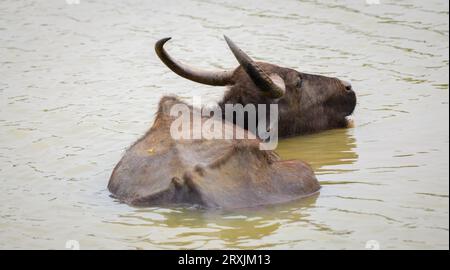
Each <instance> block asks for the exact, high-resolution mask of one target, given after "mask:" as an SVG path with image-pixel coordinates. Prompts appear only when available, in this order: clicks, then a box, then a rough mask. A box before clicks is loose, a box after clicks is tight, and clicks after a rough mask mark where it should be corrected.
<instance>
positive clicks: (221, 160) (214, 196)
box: [108, 97, 320, 208]
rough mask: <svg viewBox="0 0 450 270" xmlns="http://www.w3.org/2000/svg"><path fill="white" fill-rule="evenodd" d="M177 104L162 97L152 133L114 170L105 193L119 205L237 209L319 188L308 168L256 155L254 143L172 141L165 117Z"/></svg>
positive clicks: (265, 154) (263, 153) (268, 155)
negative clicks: (186, 205) (109, 192)
mask: <svg viewBox="0 0 450 270" xmlns="http://www.w3.org/2000/svg"><path fill="white" fill-rule="evenodd" d="M179 103H182V102H181V101H179V100H178V99H177V98H175V97H164V98H162V99H161V101H160V103H159V109H158V113H157V115H156V119H155V122H154V124H153V126H152V128H151V129H150V130H149V131H148V132H147V134H145V135H144V137H142V138H141V139H140V140H138V141H137V142H136V143H135V144H133V145H132V146H131V147H130V148H129V149H128V150H127V151H126V153H125V155H124V156H123V158H122V159H121V161H120V162H119V163H118V164H117V166H116V167H115V169H114V171H113V173H112V175H111V179H110V182H109V185H108V189H109V190H110V191H111V192H112V193H113V194H114V196H115V197H116V198H118V199H119V200H121V201H124V202H126V203H128V204H132V205H161V204H174V203H187V204H198V205H202V206H205V207H221V208H241V207H252V206H257V205H264V204H271V203H279V202H283V201H288V200H292V199H295V198H299V197H302V196H307V195H310V194H312V193H314V192H316V191H317V190H318V189H319V188H320V186H319V184H318V182H317V180H316V178H315V176H314V174H313V172H312V170H311V168H310V167H309V166H307V165H306V164H305V163H303V162H300V161H291V162H286V161H280V160H279V158H278V156H277V155H276V154H275V153H274V152H272V151H261V150H259V142H260V141H259V140H257V139H255V140H249V139H244V140H234V139H229V140H222V139H216V140H206V139H203V138H202V139H196V140H194V139H179V140H174V139H172V137H171V135H170V125H171V123H172V122H173V121H174V120H175V118H174V117H172V116H170V114H169V112H170V108H171V107H172V106H173V105H175V104H179ZM191 110H192V108H191ZM208 119H209V118H206V117H205V118H202V121H206V120H208ZM214 121H221V120H220V119H218V120H214ZM223 124H224V125H232V124H231V123H226V122H225V123H223ZM233 128H234V129H240V128H239V127H236V126H233ZM245 132H247V131H245Z"/></svg>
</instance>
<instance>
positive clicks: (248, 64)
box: [224, 36, 285, 98]
mask: <svg viewBox="0 0 450 270" xmlns="http://www.w3.org/2000/svg"><path fill="white" fill-rule="evenodd" d="M224 38H225V41H226V42H227V44H228V46H229V47H230V49H231V51H232V52H233V54H234V56H235V57H236V59H237V60H238V62H239V64H240V65H241V66H242V68H243V69H244V70H245V72H247V74H248V75H249V76H250V78H251V79H252V81H253V82H254V83H255V85H256V86H258V87H259V88H260V89H261V90H262V91H264V92H266V93H267V95H268V96H270V97H272V98H279V97H281V96H283V95H284V92H285V86H284V82H283V80H282V79H281V77H280V76H278V75H276V74H272V75H271V76H269V75H268V74H267V73H266V72H264V70H262V68H261V67H260V66H258V64H256V62H255V61H253V60H252V59H251V58H250V57H249V56H248V55H247V54H245V53H244V52H243V51H242V50H241V49H239V47H238V46H236V44H234V43H233V41H231V39H229V38H228V37H227V36H224ZM272 79H275V81H276V82H274V81H273V80H272Z"/></svg>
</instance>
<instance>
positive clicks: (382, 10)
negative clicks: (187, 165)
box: [0, 0, 449, 249]
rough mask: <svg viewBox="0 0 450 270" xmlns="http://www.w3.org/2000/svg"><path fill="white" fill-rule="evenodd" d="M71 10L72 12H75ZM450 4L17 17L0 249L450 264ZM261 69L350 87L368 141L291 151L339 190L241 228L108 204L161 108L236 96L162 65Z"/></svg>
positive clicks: (193, 5) (342, 139) (146, 4)
mask: <svg viewBox="0 0 450 270" xmlns="http://www.w3.org/2000/svg"><path fill="white" fill-rule="evenodd" d="M69 2H70V1H69ZM448 10H449V8H448V1H437V0H435V1H402V2H398V1H387V0H381V1H380V4H378V5H368V4H367V3H366V1H363V0H361V1H359V0H352V1H350V0H349V1H317V2H316V1H282V2H281V1H256V0H254V1H245V3H243V2H242V1H212V0H211V1H209V0H206V1H200V0H199V1H171V0H165V1H127V2H126V3H125V1H123V2H118V1H87V0H81V1H80V4H78V5H69V4H67V2H66V1H64V0H52V1H45V2H44V1H20V2H19V1H2V2H1V3H0V55H1V59H0V61H1V65H0V74H1V80H0V102H1V103H0V181H1V182H0V191H1V194H2V196H0V248H2V249H4V248H21V249H27V248H32V249H49V248H51V249H55V248H56V249H64V248H65V244H66V241H68V240H77V241H78V242H79V243H80V248H82V249H97V248H102V249H110V248H111V249H112V248H130V249H155V248H167V249H173V248H271V249H272V248H273V249H280V248H288V249H289V248H294V249H313V248H325V249H364V248H365V245H366V243H367V241H369V240H375V241H377V243H378V244H379V247H380V248H382V249H399V248H403V249H448V247H449V240H448V239H449V231H448V230H449V214H448V211H449V198H448V194H449V159H448V154H449V153H448V149H449V126H448V120H449V114H448V113H449V106H448V101H449V95H448V80H449V78H448V72H449V69H448V66H449V61H448V59H449V57H448V44H449V43H448V38H449V31H448V30H449V24H448V16H449V14H448ZM223 34H227V35H228V36H230V37H231V38H233V39H234V40H235V41H236V43H238V44H239V45H240V46H241V47H242V48H243V49H245V50H246V51H248V52H249V53H250V54H251V55H252V56H254V57H255V58H256V59H259V60H264V61H268V62H272V63H276V64H281V65H284V66H287V67H293V68H296V69H298V70H301V71H304V72H311V73H319V74H324V75H329V76H338V77H340V78H342V79H347V80H351V81H352V82H353V86H354V88H355V89H356V91H357V95H358V106H357V108H356V111H355V114H354V117H353V118H354V121H355V127H354V128H350V129H343V130H331V131H327V132H324V133H321V134H315V135H310V136H305V137H299V138H291V139H287V140H284V141H281V142H280V145H279V147H278V150H277V151H278V153H279V154H280V155H281V156H282V157H283V158H285V159H303V160H305V161H307V162H309V163H310V164H311V165H312V167H313V168H314V170H315V171H316V173H317V175H318V178H319V180H320V182H321V184H322V185H323V189H322V190H321V193H320V194H319V195H318V196H315V197H313V198H308V199H306V200H303V201H295V202H291V203H288V204H283V205H276V206H270V207H264V208H262V209H252V210H236V211H228V212H224V211H200V210H194V209H185V208H170V209H168V208H132V207H129V206H127V205H124V204H120V203H118V202H116V201H114V200H113V199H111V198H110V197H109V193H108V191H107V189H106V185H107V182H108V178H109V175H110V173H111V171H112V168H113V166H114V165H115V164H116V162H117V161H118V160H119V159H120V157H121V155H122V153H123V151H124V149H126V147H128V146H129V145H130V144H131V143H132V142H133V141H134V140H136V139H137V138H138V137H140V136H141V135H142V134H143V133H144V132H145V131H146V129H147V128H148V127H149V126H150V125H151V122H152V119H153V113H154V112H155V110H156V104H157V102H158V100H159V98H160V97H161V96H162V95H164V94H169V93H171V94H177V95H179V96H183V97H190V96H192V95H201V96H202V97H203V98H204V99H205V100H209V101H211V100H218V99H220V97H221V96H222V94H223V92H224V89H223V88H221V87H217V88H213V87H208V86H203V85H198V84H195V83H192V82H189V81H186V80H183V79H181V78H179V77H177V76H176V75H174V74H173V73H171V72H170V71H168V69H167V68H165V67H164V66H163V65H162V64H161V63H160V62H159V60H158V59H157V57H156V56H155V55H154V53H153V44H154V42H155V41H156V40H157V39H159V38H162V37H166V36H172V37H173V40H172V41H171V42H170V43H169V44H168V49H169V50H170V51H171V52H172V53H173V54H174V55H176V56H177V57H178V58H180V59H183V60H184V61H186V62H190V63H195V64H196V65H198V66H199V67H204V68H206V67H215V68H227V67H234V66H235V65H236V62H235V59H234V58H233V57H232V55H231V53H230V52H229V51H228V49H227V47H226V44H225V43H224V41H223V38H222V35H223Z"/></svg>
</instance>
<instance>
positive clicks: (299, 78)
mask: <svg viewBox="0 0 450 270" xmlns="http://www.w3.org/2000/svg"><path fill="white" fill-rule="evenodd" d="M302 82H303V80H302V77H300V76H299V77H298V79H297V83H296V85H295V86H296V87H297V88H301V87H302Z"/></svg>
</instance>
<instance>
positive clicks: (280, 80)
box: [269, 73, 286, 96]
mask: <svg viewBox="0 0 450 270" xmlns="http://www.w3.org/2000/svg"><path fill="white" fill-rule="evenodd" d="M269 78H270V79H271V80H272V82H273V83H274V84H275V85H276V86H277V87H278V88H279V89H280V90H282V92H283V93H282V96H283V95H284V93H286V84H285V83H284V80H283V78H281V77H280V75H278V74H276V73H272V74H270V75H269Z"/></svg>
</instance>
